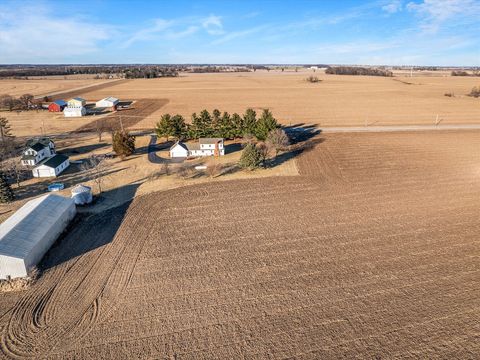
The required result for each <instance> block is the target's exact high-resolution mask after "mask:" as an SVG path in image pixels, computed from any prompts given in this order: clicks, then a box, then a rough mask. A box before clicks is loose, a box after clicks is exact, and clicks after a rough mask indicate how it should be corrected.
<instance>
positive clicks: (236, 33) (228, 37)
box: [212, 25, 268, 45]
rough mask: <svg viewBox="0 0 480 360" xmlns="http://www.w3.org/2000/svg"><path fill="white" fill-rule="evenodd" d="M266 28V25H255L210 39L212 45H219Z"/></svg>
mask: <svg viewBox="0 0 480 360" xmlns="http://www.w3.org/2000/svg"><path fill="white" fill-rule="evenodd" d="M266 28H268V25H262V26H257V27H254V28H251V29H246V30H241V31H233V32H230V33H228V34H226V35H225V36H222V37H220V38H218V39H216V40H214V41H212V45H220V44H223V43H226V42H229V41H232V40H235V39H239V38H242V37H245V36H249V35H253V34H256V33H258V32H260V31H262V30H265V29H266Z"/></svg>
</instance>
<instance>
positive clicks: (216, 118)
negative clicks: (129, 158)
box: [155, 109, 278, 141]
mask: <svg viewBox="0 0 480 360" xmlns="http://www.w3.org/2000/svg"><path fill="white" fill-rule="evenodd" d="M191 120H192V121H191V124H187V123H186V121H185V119H184V118H183V116H182V115H178V114H177V115H173V116H172V115H170V114H164V115H163V116H162V117H161V119H160V121H159V122H158V123H157V125H156V128H155V132H156V133H157V135H158V136H159V137H166V138H167V141H168V139H169V138H170V137H173V138H175V139H182V140H185V139H198V138H201V137H221V138H224V139H235V138H240V137H244V136H246V135H253V136H255V137H256V138H257V139H259V140H266V138H267V135H268V133H269V131H271V130H273V129H276V128H277V127H278V123H277V120H276V119H275V118H274V117H273V114H272V113H271V111H270V110H268V109H264V110H263V112H262V114H261V115H260V117H259V118H257V113H256V112H255V111H254V110H253V109H247V111H246V112H245V114H244V115H243V116H240V115H239V114H237V113H234V114H232V115H230V114H229V113H228V112H224V113H221V112H220V111H219V110H218V109H215V110H213V112H212V114H210V112H208V111H207V110H202V111H201V112H200V114H198V115H197V113H193V114H192V119H191Z"/></svg>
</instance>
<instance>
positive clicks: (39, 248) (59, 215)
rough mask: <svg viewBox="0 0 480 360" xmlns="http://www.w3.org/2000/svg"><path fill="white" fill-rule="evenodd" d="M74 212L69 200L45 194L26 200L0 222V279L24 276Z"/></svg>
mask: <svg viewBox="0 0 480 360" xmlns="http://www.w3.org/2000/svg"><path fill="white" fill-rule="evenodd" d="M75 214H76V209H75V204H74V202H73V200H72V199H69V198H65V197H62V196H58V195H53V194H48V195H45V196H41V197H39V198H37V199H34V200H30V201H29V202H27V203H26V204H25V205H23V206H22V207H21V208H20V209H19V210H18V211H17V212H15V214H13V215H12V216H11V217H10V218H8V219H7V220H6V221H5V222H4V223H2V224H0V279H7V278H17V277H23V276H27V275H28V271H29V270H30V269H31V268H32V267H33V266H35V265H37V264H38V262H39V261H40V260H41V259H42V257H43V255H45V253H46V252H47V251H48V249H50V247H51V246H52V245H53V243H54V242H55V241H56V240H57V238H58V236H59V235H60V234H61V233H62V232H63V231H64V230H65V228H66V227H67V225H68V223H69V222H70V221H71V220H72V219H73V217H74V216H75Z"/></svg>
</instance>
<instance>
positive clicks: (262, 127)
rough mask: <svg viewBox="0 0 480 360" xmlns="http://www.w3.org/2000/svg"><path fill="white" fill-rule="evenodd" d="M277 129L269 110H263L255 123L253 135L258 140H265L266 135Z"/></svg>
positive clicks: (275, 121)
mask: <svg viewBox="0 0 480 360" xmlns="http://www.w3.org/2000/svg"><path fill="white" fill-rule="evenodd" d="M277 127H278V124H277V120H275V118H274V117H273V115H272V113H271V112H270V110H268V109H264V110H263V113H262V116H261V117H260V119H258V121H257V124H256V127H255V133H254V134H255V136H256V137H257V139H258V140H265V139H266V138H267V136H268V133H269V132H270V131H271V130H274V129H276V128H277Z"/></svg>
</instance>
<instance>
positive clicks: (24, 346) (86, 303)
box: [0, 205, 148, 359]
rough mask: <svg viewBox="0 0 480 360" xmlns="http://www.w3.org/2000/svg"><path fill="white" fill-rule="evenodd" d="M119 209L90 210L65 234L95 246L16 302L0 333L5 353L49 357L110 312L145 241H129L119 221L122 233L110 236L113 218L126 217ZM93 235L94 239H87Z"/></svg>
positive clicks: (49, 274)
mask: <svg viewBox="0 0 480 360" xmlns="http://www.w3.org/2000/svg"><path fill="white" fill-rule="evenodd" d="M125 207H128V205H125ZM124 210H126V209H124ZM129 212H133V214H132V215H133V217H134V218H136V219H137V221H140V220H141V219H142V215H141V214H138V216H136V215H135V210H129ZM115 213H118V209H113V210H112V211H108V212H106V213H105V214H102V215H101V216H100V215H96V216H92V217H91V218H89V219H87V220H86V221H85V222H84V223H83V224H82V225H81V226H79V227H77V228H76V229H75V230H74V231H73V232H72V233H71V234H70V235H68V236H67V237H66V238H65V239H63V240H62V242H67V243H71V244H75V243H77V244H82V243H83V244H82V245H81V246H83V247H84V249H81V250H88V247H92V248H94V249H93V250H90V251H88V252H86V253H84V254H82V255H80V256H78V257H76V258H74V259H71V260H68V261H67V262H66V263H62V264H60V265H59V266H54V267H53V268H52V269H50V270H48V271H46V272H45V274H44V275H43V276H42V277H41V278H40V279H39V282H38V283H37V284H36V285H35V286H33V287H32V288H31V289H30V290H29V291H28V293H27V294H26V295H25V296H24V297H23V298H22V299H21V300H20V301H19V302H18V303H17V304H16V305H15V307H14V308H13V310H12V313H11V315H10V319H9V321H8V324H7V325H6V326H5V329H4V331H3V333H2V335H1V342H0V345H1V350H2V352H3V353H4V355H6V356H7V357H10V358H17V359H20V358H38V357H45V356H47V355H48V354H49V353H50V352H52V351H54V350H55V349H56V348H58V347H64V346H66V345H67V344H71V343H72V342H75V341H78V340H80V339H81V338H82V337H83V336H84V335H85V334H87V333H88V332H89V330H90V329H91V328H92V325H93V324H94V323H96V322H97V321H99V319H100V318H101V317H102V315H103V317H107V316H108V315H109V314H110V313H111V311H112V309H113V308H114V307H115V302H116V301H117V300H118V299H119V297H121V295H122V293H123V290H124V289H125V287H126V286H127V285H128V283H129V281H130V278H131V273H132V272H133V267H134V265H135V262H136V258H137V257H138V254H139V253H140V251H141V249H142V244H143V243H142V241H139V242H136V243H133V244H130V243H129V242H128V241H127V240H128V239H129V237H128V236H127V237H126V236H125V235H126V234H128V233H129V229H122V227H121V226H120V229H122V231H121V233H122V235H120V236H115V237H114V238H113V240H111V241H109V239H108V237H112V235H114V234H112V233H111V229H112V224H111V223H112V222H116V223H117V225H120V224H121V221H122V219H123V216H115ZM112 216H113V218H112ZM115 217H116V218H115ZM114 228H118V226H114ZM102 229H106V230H102ZM143 231H148V227H147V228H145V227H144V228H143ZM144 237H145V236H143V237H142V238H144ZM89 239H90V240H91V239H94V241H93V242H91V243H90V244H85V242H86V241H88V240H89ZM104 242H106V243H104ZM63 245H67V244H63ZM66 247H68V246H62V248H66ZM77 250H79V249H78V248H77ZM62 255H65V254H62ZM107 289H108V290H107Z"/></svg>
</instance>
